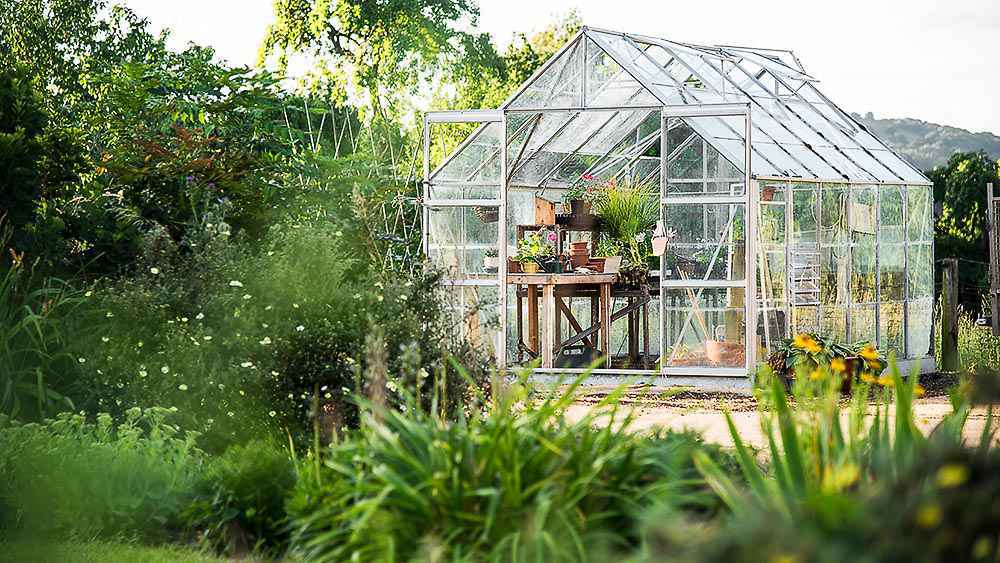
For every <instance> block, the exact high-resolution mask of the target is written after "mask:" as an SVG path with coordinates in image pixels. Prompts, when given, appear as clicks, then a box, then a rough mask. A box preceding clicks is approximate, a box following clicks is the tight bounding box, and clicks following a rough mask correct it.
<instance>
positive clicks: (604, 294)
mask: <svg viewBox="0 0 1000 563" xmlns="http://www.w3.org/2000/svg"><path fill="white" fill-rule="evenodd" d="M600 307H601V352H602V353H604V365H605V367H609V368H610V367H611V284H610V283H602V284H601V304H600Z"/></svg>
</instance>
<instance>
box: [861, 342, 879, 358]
mask: <svg viewBox="0 0 1000 563" xmlns="http://www.w3.org/2000/svg"><path fill="white" fill-rule="evenodd" d="M858 355H859V356H861V357H862V358H864V359H866V360H868V361H869V362H872V361H874V360H878V350H876V349H875V348H874V347H873V346H872V345H871V344H867V345H866V346H865V347H864V348H862V349H861V350H859V351H858Z"/></svg>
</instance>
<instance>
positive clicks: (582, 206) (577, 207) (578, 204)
mask: <svg viewBox="0 0 1000 563" xmlns="http://www.w3.org/2000/svg"><path fill="white" fill-rule="evenodd" d="M569 212H570V214H572V215H574V216H576V217H583V216H585V215H590V212H591V205H590V202H589V201H587V200H585V199H571V200H570V201H569Z"/></svg>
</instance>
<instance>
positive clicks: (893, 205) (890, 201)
mask: <svg viewBox="0 0 1000 563" xmlns="http://www.w3.org/2000/svg"><path fill="white" fill-rule="evenodd" d="M903 190H904V188H903V187H902V186H882V188H881V194H880V197H881V200H880V201H879V219H878V236H879V243H880V244H886V243H893V242H903V193H904V191H903Z"/></svg>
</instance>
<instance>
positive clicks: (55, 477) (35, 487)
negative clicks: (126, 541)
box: [0, 408, 202, 540]
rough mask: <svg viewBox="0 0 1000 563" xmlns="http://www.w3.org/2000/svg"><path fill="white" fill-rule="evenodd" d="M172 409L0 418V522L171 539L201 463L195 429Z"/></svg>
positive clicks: (33, 532) (48, 531) (23, 530)
mask: <svg viewBox="0 0 1000 563" xmlns="http://www.w3.org/2000/svg"><path fill="white" fill-rule="evenodd" d="M170 416H172V413H171V411H170V410H168V409H163V408H153V409H148V410H145V411H142V410H140V409H130V410H129V411H127V412H126V413H125V415H124V417H123V419H122V420H121V421H120V422H118V423H117V424H116V423H115V422H114V420H113V419H112V417H111V416H110V415H108V414H100V415H98V416H97V417H96V420H88V418H87V417H86V416H84V415H83V414H71V413H63V414H60V415H58V416H57V417H56V418H55V419H50V420H46V421H45V422H43V423H42V424H18V423H12V422H10V421H8V420H6V419H4V420H2V421H0V450H2V451H3V452H4V455H3V456H0V505H2V506H3V507H4V508H3V510H0V515H2V517H3V522H2V526H3V528H6V529H7V530H8V531H9V532H11V533H17V534H24V535H25V536H26V537H32V536H34V537H50V536H55V535H57V536H58V537H62V538H65V537H85V538H96V537H103V538H111V537H118V536H127V537H137V538H143V539H147V540H156V539H159V540H162V539H166V538H169V537H170V536H171V534H173V533H175V532H177V531H178V522H177V516H178V514H179V513H180V510H181V509H182V508H183V507H184V504H185V500H186V499H187V498H188V497H189V495H190V493H191V491H192V487H193V485H194V480H195V477H196V474H197V471H198V468H199V465H200V464H201V460H202V454H201V452H200V451H199V450H198V449H197V448H195V445H194V442H195V439H196V437H197V435H196V434H193V433H190V432H181V431H180V430H179V429H178V428H177V427H176V426H174V425H172V424H170V423H169V422H168V418H169V417H170Z"/></svg>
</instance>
